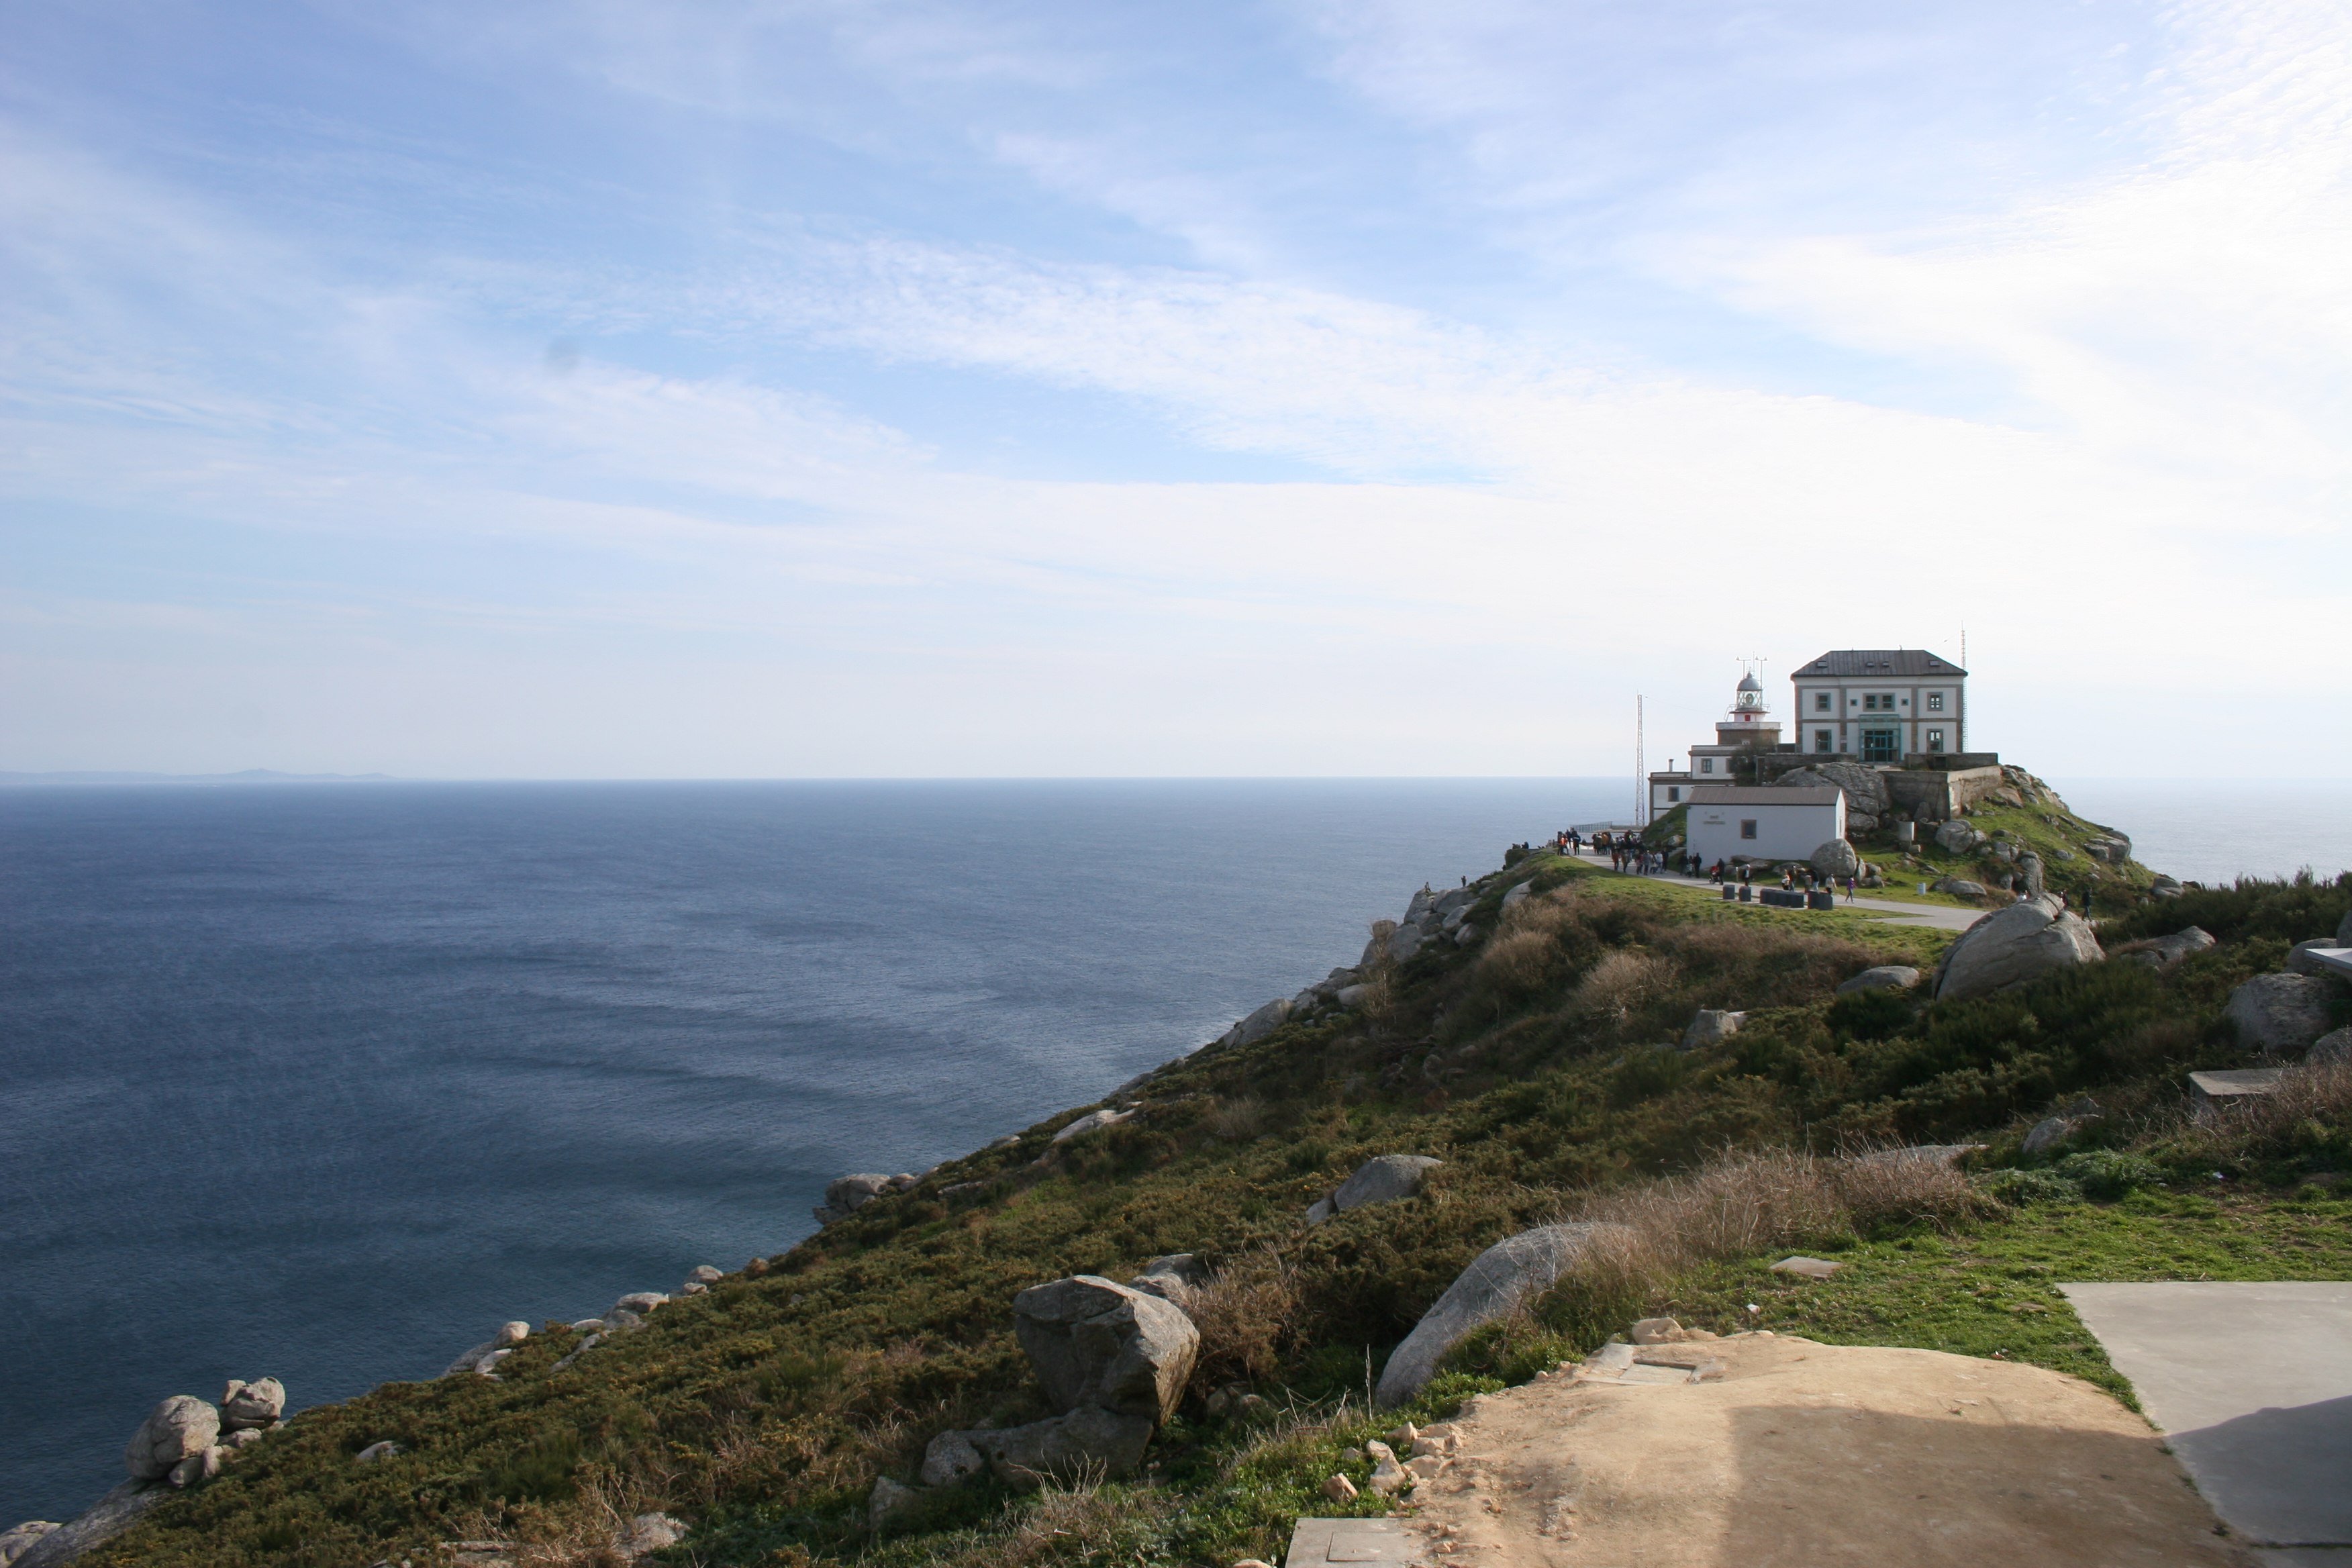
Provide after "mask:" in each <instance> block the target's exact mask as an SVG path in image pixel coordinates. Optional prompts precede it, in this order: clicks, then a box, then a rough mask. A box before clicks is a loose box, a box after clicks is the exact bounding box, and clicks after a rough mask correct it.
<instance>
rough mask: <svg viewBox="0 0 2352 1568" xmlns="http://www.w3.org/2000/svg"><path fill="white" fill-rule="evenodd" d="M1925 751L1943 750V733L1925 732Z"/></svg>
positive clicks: (1936, 731)
mask: <svg viewBox="0 0 2352 1568" xmlns="http://www.w3.org/2000/svg"><path fill="white" fill-rule="evenodd" d="M1927 749H1928V750H1929V751H1931V752H1940V751H1942V750H1943V749H1944V732H1943V731H1941V730H1930V731H1927Z"/></svg>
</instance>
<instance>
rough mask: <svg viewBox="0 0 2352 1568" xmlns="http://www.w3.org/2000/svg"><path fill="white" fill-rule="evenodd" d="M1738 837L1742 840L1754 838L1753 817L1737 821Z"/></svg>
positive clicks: (1744, 817) (1754, 824) (1754, 821)
mask: <svg viewBox="0 0 2352 1568" xmlns="http://www.w3.org/2000/svg"><path fill="white" fill-rule="evenodd" d="M1739 837H1742V838H1753V837H1756V819H1755V818H1754V817H1752V816H1743V817H1741V818H1740V819H1739Z"/></svg>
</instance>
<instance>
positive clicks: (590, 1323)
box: [572, 1318, 604, 1334]
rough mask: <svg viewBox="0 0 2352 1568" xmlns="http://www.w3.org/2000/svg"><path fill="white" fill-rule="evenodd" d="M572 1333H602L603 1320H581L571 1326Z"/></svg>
mask: <svg viewBox="0 0 2352 1568" xmlns="http://www.w3.org/2000/svg"><path fill="white" fill-rule="evenodd" d="M572 1332H573V1333H575V1334H601V1333H603V1332H604V1319H602V1318H583V1319H581V1320H580V1321H578V1322H576V1323H574V1324H572Z"/></svg>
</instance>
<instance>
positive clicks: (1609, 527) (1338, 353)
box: [0, 0, 2352, 778]
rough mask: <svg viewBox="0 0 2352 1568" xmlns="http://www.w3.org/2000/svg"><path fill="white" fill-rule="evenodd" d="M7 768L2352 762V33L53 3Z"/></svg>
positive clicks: (332, 3) (1643, 20)
mask: <svg viewBox="0 0 2352 1568" xmlns="http://www.w3.org/2000/svg"><path fill="white" fill-rule="evenodd" d="M0 159H4V160H5V166H0V345H4V346H0V418H5V435H0V487H5V489H0V494H5V528H4V529H0V532H4V533H5V555H0V657H4V658H5V679H0V768H5V769H11V770H24V771H47V770H67V769H135V770H154V771H162V772H183V773H204V772H217V771H232V770H236V769H242V768H249V767H268V768H275V769H281V770H286V771H291V772H345V773H363V772H384V773H394V774H400V775H404V776H418V777H519V778H520V777H540V778H562V777H814V776H835V777H841V776H848V777H862V776H1046V775H1085V776H1117V775H1148V776H1173V775H1344V774H1377V775H1402V774H1472V775H1486V774H1538V775H1540V774H1593V773H1617V772H1630V770H1631V768H1632V766H1633V745H1634V726H1633V719H1634V712H1635V703H1636V699H1637V697H1638V698H1640V699H1641V700H1642V707H1643V711H1644V713H1645V714H1646V718H1647V724H1646V738H1647V742H1648V756H1649V760H1650V761H1651V763H1653V764H1654V765H1655V764H1657V763H1662V762H1665V761H1670V760H1672V758H1673V755H1674V753H1675V751H1676V750H1677V749H1678V748H1681V747H1685V746H1687V745H1688V744H1690V743H1692V742H1696V741H1703V740H1706V739H1707V738H1708V735H1709V727H1710V726H1711V724H1712V722H1713V721H1714V719H1715V718H1716V717H1717V714H1718V713H1719V712H1720V711H1721V710H1722V709H1723V708H1724V706H1725V705H1726V704H1727V701H1728V700H1729V698H1730V693H1731V686H1732V683H1733V682H1734V681H1735V680H1736V679H1738V675H1739V672H1740V666H1739V664H1738V659H1739V658H1741V657H1743V656H1745V657H1753V658H1762V659H1764V660H1766V661H1767V662H1766V663H1765V665H1764V674H1765V676H1766V680H1767V685H1768V689H1770V690H1771V691H1772V692H1773V693H1774V694H1775V697H1776V699H1777V700H1779V703H1780V706H1781V707H1782V708H1783V709H1784V710H1785V708H1786V706H1787V704H1786V700H1785V693H1786V691H1787V677H1788V675H1789V674H1790V672H1791V671H1792V670H1794V669H1795V668H1796V667H1797V666H1798V665H1800V664H1801V663H1804V662H1806V661H1808V660H1810V659H1811V658H1813V657H1814V656H1815V655H1817V654H1819V653H1821V652H1822V651H1824V650H1826V649H1829V648H1832V647H1927V648H1930V649H1933V650H1935V651H1937V652H1938V653H1941V654H1943V655H1944V656H1946V657H1948V658H1960V657H1961V652H1962V649H1961V639H1962V637H1963V634H1965V636H1966V638H1967V650H1966V657H1967V658H1968V662H1969V668H1970V669H1971V671H1972V679H1971V682H1970V694H1971V695H1970V706H1971V712H1972V721H1971V731H1970V735H1969V744H1970V745H1971V746H1979V747H1985V748H1989V749H1994V750H1998V751H1999V752H2001V754H2002V756H2003V758H2004V760H2007V761H2011V762H2017V763H2023V764H2024V765H2027V766H2029V767H2032V768H2033V769H2034V770H2035V771H2037V772H2040V773H2050V774H2072V775H2085V774H2087V775H2098V776H2117V775H2163V774H2193V775H2198V776H2206V777H2212V776H2233V775H2242V776H2255V775H2261V776H2271V777H2282V776H2286V777H2292V776H2343V775H2352V725H2347V724H2345V723H2343V722H2341V721H2340V720H2339V719H2338V718H2337V717H2336V715H2334V714H2333V713H2331V712H2330V711H2329V710H2327V708H2326V706H2325V703H2326V697H2327V694H2328V692H2329V691H2330V690H2331V689H2332V690H2334V691H2336V692H2339V693H2340V692H2341V691H2342V689H2343V675H2344V672H2345V668H2346V663H2345V653H2346V649H2347V647H2352V629H2347V621H2352V616H2347V611H2352V540H2348V539H2347V521H2346V519H2347V501H2352V483H2347V479H2352V447H2348V446H2347V433H2348V432H2352V395H2347V393H2348V392H2352V182H2347V171H2352V0H2331V3H2315V0H2235V3H2219V0H2215V3H2196V0H2190V3H2187V4H2178V5H2150V4H2131V3H2116V0H2096V3H2091V4H2080V3H2071V4H2070V3H2067V0H2034V3H2032V4H2022V3H2016V0H1971V3H1969V4H1967V5H1959V4H1941V3H1937V0H1923V3H1921V4H1916V5H1902V6H1888V5H1882V4H1867V5H1866V4H1862V3H1859V0H1813V3H1783V4H1742V3H1735V0H1718V3H1714V4H1706V3H1690V0H1639V3H1632V0H1627V3H1588V0H1549V3H1548V4H1541V5H1538V4H1533V3H1521V0H1352V3H1350V4H1346V5H1341V4H1338V3H1336V0H1265V3H1258V4H1248V3H1232V0H1195V3H1193V4H1189V5H1135V4H1119V3H1117V0H1114V3H1113V4H1109V5H1105V4H1103V3H1102V0H1093V3H1090V4H1078V3H1075V0H1070V3H1063V0H964V3H939V0H857V3H830V0H757V3H748V0H747V3H729V0H672V3H668V4H664V5H620V4H613V3H609V0H577V3H563V0H506V3H503V4H500V5H488V6H485V5H463V6H461V5H456V4H451V3H447V0H369V3H366V4H362V3H359V0H310V3H307V4H304V3H290V0H237V3H236V4H235V5H229V4H204V3H179V0H71V3H66V0H23V3H21V4H19V5H15V6H12V7H11V10H10V25H9V45H8V47H7V48H6V50H5V54H0Z"/></svg>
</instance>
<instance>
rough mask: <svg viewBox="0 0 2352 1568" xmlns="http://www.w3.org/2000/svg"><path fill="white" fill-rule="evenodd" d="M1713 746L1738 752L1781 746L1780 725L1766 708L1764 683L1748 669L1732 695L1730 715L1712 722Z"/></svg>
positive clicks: (1753, 671)
mask: <svg viewBox="0 0 2352 1568" xmlns="http://www.w3.org/2000/svg"><path fill="white" fill-rule="evenodd" d="M1715 743H1716V744H1717V746H1728V747H1730V748H1732V749H1733V750H1735V751H1736V750H1739V749H1742V748H1745V747H1748V746H1777V745H1779V744H1780V721H1779V720H1778V719H1775V718H1773V717H1772V710H1771V709H1770V708H1769V707H1767V706H1766V705H1765V701H1764V683H1763V682H1762V681H1760V680H1759V679H1756V671H1755V670H1754V669H1753V668H1750V669H1749V670H1748V673H1747V674H1745V675H1743V676H1741V677H1740V678H1739V685H1738V687H1737V688H1735V689H1733V691H1732V694H1731V711H1730V712H1729V713H1728V714H1727V715H1726V716H1725V717H1723V718H1721V719H1718V720H1717V721H1715Z"/></svg>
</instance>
